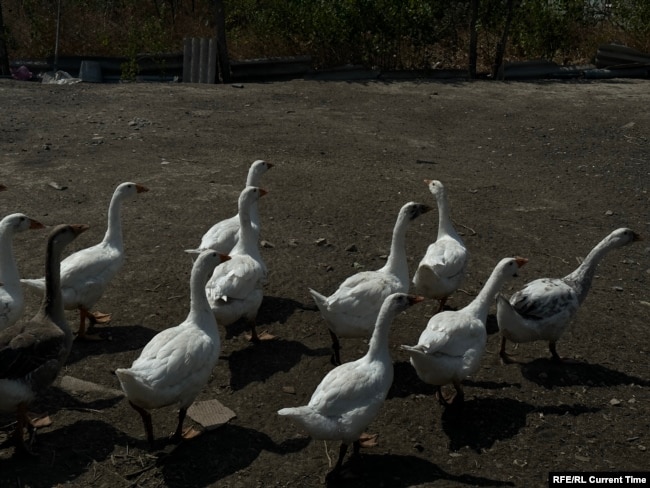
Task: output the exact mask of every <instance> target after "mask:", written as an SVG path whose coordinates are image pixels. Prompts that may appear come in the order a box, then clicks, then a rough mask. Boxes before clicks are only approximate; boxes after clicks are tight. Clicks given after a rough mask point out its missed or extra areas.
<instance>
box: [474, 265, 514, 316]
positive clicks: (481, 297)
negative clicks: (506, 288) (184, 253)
mask: <svg viewBox="0 0 650 488" xmlns="http://www.w3.org/2000/svg"><path fill="white" fill-rule="evenodd" d="M506 279H507V276H505V275H504V274H503V273H502V272H501V270H500V269H499V268H495V269H494V271H492V274H491V275H490V277H489V278H488V280H487V281H486V282H485V285H483V288H482V289H481V291H480V292H479V294H478V295H476V298H474V300H473V301H472V302H471V303H470V304H469V305H467V306H466V307H465V309H464V310H465V311H466V312H468V313H470V314H472V315H474V316H475V317H476V318H478V319H479V320H481V321H482V322H483V323H484V324H485V322H486V321H487V316H488V312H489V311H490V305H492V302H494V298H495V297H496V294H497V293H498V292H499V290H500V289H501V287H502V286H503V284H504V282H505V281H506Z"/></svg>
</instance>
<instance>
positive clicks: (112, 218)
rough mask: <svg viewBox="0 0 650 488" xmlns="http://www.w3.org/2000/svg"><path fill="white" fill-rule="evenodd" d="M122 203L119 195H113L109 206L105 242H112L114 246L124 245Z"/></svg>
mask: <svg viewBox="0 0 650 488" xmlns="http://www.w3.org/2000/svg"><path fill="white" fill-rule="evenodd" d="M121 213H122V201H121V199H120V198H118V197H117V195H113V198H112V199H111V203H110V204H109V206H108V224H107V227H106V234H105V235H104V242H110V243H112V244H114V245H120V244H121V243H122V217H121Z"/></svg>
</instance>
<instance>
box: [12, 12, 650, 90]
mask: <svg viewBox="0 0 650 488" xmlns="http://www.w3.org/2000/svg"><path fill="white" fill-rule="evenodd" d="M612 2H614V6H613V8H608V7H606V5H607V3H606V0H516V7H515V11H514V13H515V15H514V18H513V22H512V26H511V29H510V36H509V42H508V46H507V49H506V59H510V60H513V59H526V58H539V57H542V58H546V59H553V60H556V61H567V62H586V61H588V60H589V59H590V58H591V57H592V56H593V55H594V54H595V49H596V47H597V46H598V44H600V43H603V42H610V41H612V40H617V41H619V42H623V43H627V44H628V45H630V46H631V47H636V48H637V49H641V50H646V51H647V50H649V49H650V27H649V26H650V2H649V1H648V0H617V1H615V0H612ZM225 3H226V14H227V19H226V29H227V36H228V47H229V51H230V55H231V57H232V58H233V59H246V58H259V57H269V56H286V55H296V54H310V55H311V56H312V58H313V60H314V65H315V66H316V67H331V66H337V65H342V64H347V63H352V64H361V65H364V66H367V67H378V68H381V69H430V68H433V67H438V66H440V67H446V68H450V67H455V68H458V67H463V68H465V67H466V63H467V45H468V39H469V27H468V26H469V15H470V3H471V1H470V0H274V1H265V2H263V1H260V0H226V1H225ZM62 4H63V7H64V9H63V15H62V23H61V39H60V49H59V52H60V53H61V54H62V55H66V54H69V55H72V54H76V55H109V56H126V57H127V58H128V59H129V62H128V63H126V64H125V66H124V72H125V76H126V77H127V78H130V77H134V76H135V75H136V74H137V73H136V71H135V70H136V68H137V64H136V63H135V59H136V56H137V54H138V53H141V52H148V53H152V54H155V53H161V52H180V51H182V45H183V38H184V37H210V36H213V35H214V25H215V23H214V18H213V16H214V14H213V4H214V0H191V1H188V0H152V1H147V2H143V1H141V0H140V1H138V0H65V1H64V2H62ZM505 5H506V2H505V0H481V1H480V13H479V19H478V24H477V30H478V39H479V68H481V69H485V68H486V67H489V66H490V64H491V63H492V61H493V57H494V53H495V46H496V43H497V41H498V40H499V39H500V37H501V35H502V31H503V28H504V19H505V17H506V11H505ZM56 7H57V2H53V1H52V0H3V10H4V17H5V23H6V27H7V32H8V35H9V42H8V48H9V54H10V57H12V58H16V57H45V56H48V55H52V54H53V51H54V44H55V43H54V38H55V29H56Z"/></svg>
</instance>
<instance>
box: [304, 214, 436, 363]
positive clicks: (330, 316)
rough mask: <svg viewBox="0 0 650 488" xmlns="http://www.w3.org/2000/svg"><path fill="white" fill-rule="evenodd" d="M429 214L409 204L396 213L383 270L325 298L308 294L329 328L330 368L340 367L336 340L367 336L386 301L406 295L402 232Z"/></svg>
mask: <svg viewBox="0 0 650 488" xmlns="http://www.w3.org/2000/svg"><path fill="white" fill-rule="evenodd" d="M429 210H431V207H429V206H427V205H423V204H421V203H415V202H409V203H407V204H406V205H404V206H403V207H402V208H401V209H400V211H399V214H398V216H397V221H396V222H395V227H394V229H393V238H392V242H391V247H390V254H389V256H388V261H387V262H386V265H385V266H384V267H383V268H381V269H378V270H376V271H362V272H360V273H357V274H354V275H352V276H350V277H348V278H347V279H346V280H345V281H343V283H341V285H340V286H339V287H338V289H337V290H336V291H335V292H334V293H333V294H332V295H330V296H329V297H326V296H324V295H321V294H320V293H318V292H317V291H315V290H313V289H310V290H309V292H310V293H311V295H312V297H313V298H314V301H315V302H316V306H317V307H318V309H319V310H320V313H321V315H322V316H323V319H325V322H326V323H327V327H328V328H329V332H330V336H331V338H332V349H333V350H334V354H333V356H332V362H333V363H334V364H341V356H340V352H339V351H340V349H341V346H340V344H339V338H340V337H368V336H370V335H371V334H372V330H373V328H374V326H375V322H376V320H377V315H378V314H379V309H380V308H381V305H382V304H383V303H384V300H385V299H386V297H388V295H391V294H393V293H406V292H407V291H408V289H409V269H408V262H407V259H406V245H405V241H406V229H407V227H408V224H409V223H410V222H411V221H413V220H414V219H416V218H417V217H419V216H420V215H422V214H423V213H425V212H428V211H429Z"/></svg>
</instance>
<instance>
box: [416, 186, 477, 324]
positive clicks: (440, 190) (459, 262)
mask: <svg viewBox="0 0 650 488" xmlns="http://www.w3.org/2000/svg"><path fill="white" fill-rule="evenodd" d="M424 182H425V183H426V184H427V185H428V186H429V191H430V192H431V193H432V194H433V196H434V197H436V202H437V204H438V237H437V238H436V241H435V242H434V243H432V244H430V245H429V247H428V248H427V252H426V253H425V255H424V257H423V258H422V261H420V264H419V265H418V267H417V270H416V272H415V275H414V276H413V285H415V291H416V292H417V293H419V294H420V295H423V296H425V297H427V298H433V299H436V300H439V301H440V306H439V307H438V312H441V311H442V310H443V308H444V306H445V302H446V301H447V298H449V296H450V295H451V294H452V293H454V292H455V291H456V290H457V289H458V288H459V287H460V285H461V283H462V282H463V280H464V279H465V271H466V269H467V262H468V260H469V252H468V251H467V248H466V247H465V244H464V243H463V240H462V239H461V238H460V236H459V235H458V233H457V232H456V229H454V224H453V223H452V221H451V217H450V216H449V202H448V200H447V192H446V190H445V187H444V186H443V184H442V183H440V182H439V181H437V180H424Z"/></svg>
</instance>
